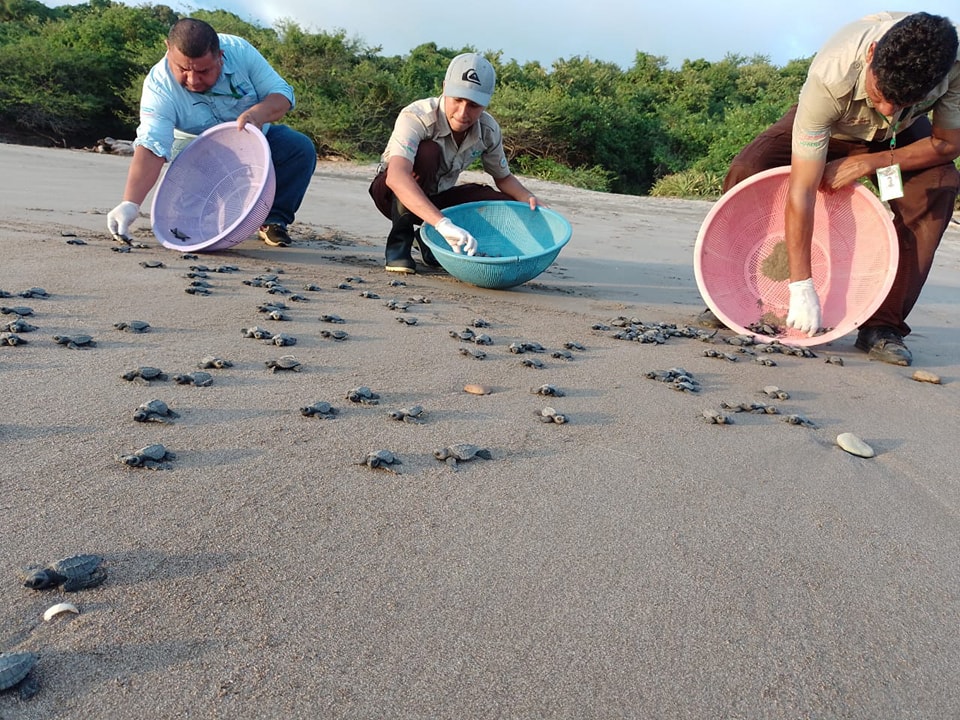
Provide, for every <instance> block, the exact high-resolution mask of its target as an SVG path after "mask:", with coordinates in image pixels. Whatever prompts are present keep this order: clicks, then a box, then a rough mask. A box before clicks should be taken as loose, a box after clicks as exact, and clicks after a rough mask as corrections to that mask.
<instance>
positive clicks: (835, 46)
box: [792, 12, 960, 160]
mask: <svg viewBox="0 0 960 720" xmlns="http://www.w3.org/2000/svg"><path fill="white" fill-rule="evenodd" d="M907 15H909V13H900V12H898V13H891V12H882V13H876V14H874V15H867V16H866V17H864V18H862V19H860V20H857V21H856V22H853V23H850V24H849V25H846V26H845V27H843V28H841V29H840V30H839V31H838V32H837V34H836V35H834V36H833V37H832V38H831V39H830V40H828V41H827V43H826V44H825V45H824V46H823V48H821V49H820V51H819V52H818V53H817V55H816V57H814V59H813V61H812V62H811V63H810V71H809V72H808V73H807V79H806V82H805V83H804V85H803V89H802V90H801V91H800V102H799V105H798V107H797V115H796V118H795V120H794V123H793V145H792V151H793V154H794V156H795V157H801V158H805V159H812V160H820V159H824V158H826V155H827V145H828V143H829V141H830V138H831V137H835V138H838V139H840V140H862V141H865V142H882V141H887V142H889V141H890V139H891V138H892V137H893V134H894V132H895V131H896V130H903V129H904V128H907V127H910V125H911V124H912V123H913V121H914V120H915V119H916V118H917V117H920V116H922V115H926V114H927V113H929V112H931V111H932V112H933V124H934V125H935V126H936V127H940V128H944V129H956V128H960V58H958V62H956V63H954V65H953V68H952V69H951V70H950V72H949V73H948V74H947V77H946V79H944V81H943V82H941V83H940V84H939V85H938V86H937V87H935V88H934V89H933V91H931V92H930V94H929V95H927V97H926V98H924V100H923V101H922V102H919V103H917V104H916V105H913V106H910V107H908V108H905V109H904V110H902V111H901V112H900V113H899V114H898V115H897V116H896V119H895V121H894V125H893V126H891V123H890V121H889V120H888V119H887V118H885V117H884V116H883V115H881V114H880V113H879V112H877V111H876V110H875V109H874V107H873V103H872V102H871V101H870V99H869V98H868V97H867V92H866V71H867V59H866V58H867V49H868V48H869V47H870V44H871V43H873V42H875V41H877V40H879V39H880V38H881V37H882V36H883V34H884V33H886V32H887V30H889V29H890V28H891V27H892V26H893V25H895V24H896V23H897V22H898V21H899V20H901V19H902V18H904V17H906V16H907Z"/></svg>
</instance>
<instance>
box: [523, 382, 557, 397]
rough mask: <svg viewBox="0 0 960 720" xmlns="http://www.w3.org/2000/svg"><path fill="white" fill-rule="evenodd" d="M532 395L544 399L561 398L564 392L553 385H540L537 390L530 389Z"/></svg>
mask: <svg viewBox="0 0 960 720" xmlns="http://www.w3.org/2000/svg"><path fill="white" fill-rule="evenodd" d="M530 392H532V393H533V394H534V395H543V396H544V397H563V396H564V392H563V390H561V389H560V388H557V387H554V386H553V385H541V386H540V387H538V388H530Z"/></svg>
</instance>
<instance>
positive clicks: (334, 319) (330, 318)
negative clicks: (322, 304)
mask: <svg viewBox="0 0 960 720" xmlns="http://www.w3.org/2000/svg"><path fill="white" fill-rule="evenodd" d="M320 322H325V323H335V324H337V325H342V324H343V323H345V322H346V320H344V319H343V318H342V317H340V316H339V315H334V314H323V315H321V316H320Z"/></svg>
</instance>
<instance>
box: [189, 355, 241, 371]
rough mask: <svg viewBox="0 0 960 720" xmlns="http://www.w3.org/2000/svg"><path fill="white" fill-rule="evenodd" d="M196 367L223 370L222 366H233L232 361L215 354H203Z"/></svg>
mask: <svg viewBox="0 0 960 720" xmlns="http://www.w3.org/2000/svg"><path fill="white" fill-rule="evenodd" d="M197 367H198V368H200V369H201V370H207V369H209V368H216V369H217V370H223V369H224V368H228V367H233V363H232V362H230V361H229V360H224V359H223V358H221V357H217V356H216V355H204V356H203V357H202V358H200V362H199V363H197Z"/></svg>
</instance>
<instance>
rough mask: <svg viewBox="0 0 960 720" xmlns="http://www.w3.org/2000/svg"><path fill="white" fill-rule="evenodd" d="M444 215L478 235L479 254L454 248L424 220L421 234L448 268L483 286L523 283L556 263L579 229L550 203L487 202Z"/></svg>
mask: <svg viewBox="0 0 960 720" xmlns="http://www.w3.org/2000/svg"><path fill="white" fill-rule="evenodd" d="M443 214H444V215H446V216H447V217H448V218H450V221H451V222H452V223H454V224H455V225H459V226H460V227H462V228H463V229H464V230H466V231H467V232H469V233H470V234H471V235H473V236H474V237H475V238H476V239H477V254H476V255H474V256H473V257H471V256H469V255H461V254H457V253H455V252H453V250H451V249H450V246H449V245H448V244H447V241H446V240H444V239H443V236H442V235H440V233H438V232H437V231H436V230H435V229H434V228H433V226H432V225H428V224H426V223H424V225H423V227H422V228H421V229H420V239H421V240H422V241H423V242H425V243H426V244H427V246H428V247H429V248H430V249H431V250H432V251H433V254H434V255H435V256H436V258H437V262H439V263H440V265H441V266H442V267H443V269H444V270H446V271H447V272H448V273H450V274H451V275H453V276H454V277H455V278H457V279H458V280H462V281H463V282H465V283H470V284H471V285H476V286H477V287H482V288H493V289H504V288H510V287H514V286H516V285H522V284H523V283H525V282H527V281H528V280H532V279H533V278H535V277H537V276H538V275H539V274H540V273H542V272H543V271H544V270H546V269H547V268H548V267H550V264H551V263H552V262H553V261H554V260H556V258H557V255H559V254H560V250H561V249H562V248H563V246H564V245H566V244H567V243H568V242H569V241H570V236H571V235H572V234H573V228H571V227H570V223H569V222H567V220H566V218H564V217H563V216H562V215H560V214H559V213H557V212H554V211H553V210H550V209H549V208H544V207H540V208H537V209H536V210H531V209H530V206H529V205H528V204H527V203H521V202H512V201H503V200H500V201H483V202H473V203H464V204H463V205H454V206H453V207H449V208H446V209H445V210H444V211H443Z"/></svg>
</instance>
